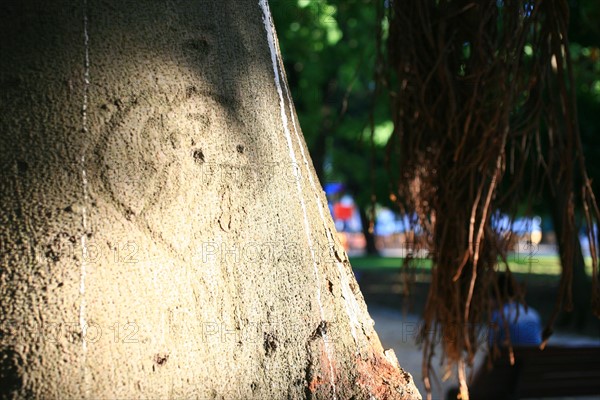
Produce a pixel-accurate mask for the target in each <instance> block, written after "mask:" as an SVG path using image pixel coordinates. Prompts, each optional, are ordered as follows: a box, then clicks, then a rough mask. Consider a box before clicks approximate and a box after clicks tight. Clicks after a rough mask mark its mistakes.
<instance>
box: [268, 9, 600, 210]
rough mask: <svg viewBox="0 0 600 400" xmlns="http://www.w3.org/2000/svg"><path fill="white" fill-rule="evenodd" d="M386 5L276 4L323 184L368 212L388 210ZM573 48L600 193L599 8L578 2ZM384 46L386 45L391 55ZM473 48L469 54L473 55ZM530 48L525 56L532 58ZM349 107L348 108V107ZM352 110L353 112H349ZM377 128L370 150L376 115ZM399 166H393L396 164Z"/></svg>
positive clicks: (582, 120)
mask: <svg viewBox="0 0 600 400" xmlns="http://www.w3.org/2000/svg"><path fill="white" fill-rule="evenodd" d="M384 3H385V2H384V0H381V1H378V0H271V1H270V5H271V10H272V12H273V18H274V20H275V25H276V29H277V31H278V35H279V42H280V46H281V51H282V54H283V59H284V64H285V68H286V71H287V75H288V80H289V84H290V86H291V90H292V95H293V98H294V102H295V106H296V111H297V113H298V118H299V119H300V124H301V126H302V130H303V133H304V136H305V138H306V141H307V143H308V147H309V150H310V153H311V157H312V159H313V162H314V165H315V169H316V170H317V174H318V175H319V179H320V180H321V183H322V184H324V183H325V182H328V181H341V182H344V183H345V184H346V185H347V187H348V188H349V190H350V192H351V194H352V195H353V196H354V198H355V200H356V201H357V203H358V204H359V206H361V207H365V206H367V205H368V204H369V203H370V197H371V193H372V192H373V191H374V192H375V194H376V196H377V201H378V203H380V204H384V205H389V198H388V196H389V193H390V190H389V188H390V180H389V177H388V174H387V172H386V168H385V166H384V164H385V162H384V159H385V149H384V148H385V144H386V142H387V140H388V138H389V137H390V135H391V132H392V129H393V124H392V121H391V118H390V112H389V97H388V96H387V94H386V93H380V95H379V96H377V101H374V90H375V82H374V72H375V71H374V68H375V65H376V56H377V48H376V46H377V44H376V43H377V42H376V31H377V28H378V27H381V29H383V31H384V36H385V30H386V28H387V21H386V19H385V18H384V19H380V18H378V14H377V7H382V5H383V4H384ZM570 6H571V10H570V12H571V25H570V26H571V28H570V32H569V35H570V45H571V54H572V59H573V67H574V76H575V81H576V82H577V88H576V89H577V101H578V107H579V112H578V117H579V124H580V131H581V137H582V142H583V147H584V152H585V157H586V163H587V167H588V172H589V176H590V177H591V178H592V179H593V178H594V177H597V179H595V180H594V184H593V186H594V191H595V193H596V194H597V195H600V24H599V23H598V21H599V20H600V2H598V1H596V0H573V1H571V2H570ZM384 46H385V44H382V49H383V50H384ZM468 50H469V49H465V51H468ZM534 51H535V49H533V48H531V47H527V48H526V49H525V52H526V53H527V54H528V55H531V54H533V52H534ZM346 105H347V106H346ZM346 107H347V108H346ZM371 115H372V116H373V122H374V128H375V129H374V143H373V144H374V151H372V149H371V125H370V117H371ZM391 165H392V168H393V165H394V164H393V163H392V164H391Z"/></svg>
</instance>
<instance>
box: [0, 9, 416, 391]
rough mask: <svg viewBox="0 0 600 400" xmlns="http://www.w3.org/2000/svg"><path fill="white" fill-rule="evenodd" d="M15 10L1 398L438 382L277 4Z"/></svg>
mask: <svg viewBox="0 0 600 400" xmlns="http://www.w3.org/2000/svg"><path fill="white" fill-rule="evenodd" d="M0 9H1V11H2V12H1V13H0V33H1V35H0V43H1V44H0V46H1V47H0V54H2V56H1V57H0V96H1V97H0V98H1V102H0V115H1V116H2V117H1V118H0V131H1V132H2V136H1V141H0V154H1V159H2V164H3V165H2V166H1V167H2V168H1V169H0V171H1V172H0V201H1V204H2V211H1V213H0V220H1V221H2V223H1V224H0V244H1V249H2V250H1V254H0V298H1V299H2V303H1V313H0V318H1V319H2V320H1V325H0V326H1V327H0V329H1V331H0V380H1V381H0V388H1V389H0V392H1V393H0V397H2V398H5V397H8V398H10V397H16V398H25V397H27V398H90V399H92V398H211V399H222V398H223V399H268V398H272V399H278V398H291V399H296V398H323V399H325V398H327V399H329V398H338V399H348V398H351V397H353V398H357V399H363V398H364V399H366V398H371V397H370V396H374V397H376V398H402V399H404V398H407V399H408V398H419V394H418V392H417V390H416V389H415V387H414V384H413V382H412V378H411V377H410V375H408V374H406V373H405V372H403V371H402V369H401V368H400V367H399V365H398V364H397V361H396V360H395V357H394V356H393V353H391V352H387V353H384V351H383V349H382V347H381V344H380V342H379V339H378V337H377V334H376V333H375V331H374V329H373V325H372V320H371V319H370V317H369V315H368V313H367V309H366V306H365V303H364V301H363V297H362V295H361V293H360V291H359V289H358V285H357V284H356V281H355V279H354V277H353V275H352V272H351V268H350V266H349V263H348V259H347V257H346V254H345V253H344V251H343V249H342V248H341V246H340V244H339V242H338V241H337V239H336V235H335V234H334V227H333V223H332V221H331V217H330V216H329V214H328V212H327V205H326V204H327V203H326V201H325V198H324V195H323V192H322V190H321V188H320V187H319V185H318V182H317V180H316V177H315V174H314V170H313V168H312V165H311V162H310V160H309V159H308V153H307V150H306V146H305V143H304V140H303V138H302V134H301V132H299V128H298V126H297V125H298V123H297V120H296V116H295V113H294V111H293V106H292V104H291V102H290V96H289V91H288V88H287V85H286V82H285V77H284V76H283V71H281V70H280V69H279V68H280V58H279V54H278V46H277V42H276V39H275V37H274V33H273V30H272V26H271V24H270V22H269V21H270V15H269V13H268V7H267V5H266V1H265V0H261V1H259V2H257V1H249V0H248V1H246V0H235V1H224V2H213V1H191V0H190V1H183V0H182V1H172V2H158V1H139V0H137V1H131V0H124V1H123V0H122V1H116V0H108V1H102V2H100V1H89V2H87V3H86V1H85V0H83V1H82V2H79V4H75V3H73V2H70V1H69V2H67V1H59V2H45V1H41V0H38V1H23V2H9V3H8V4H3V5H2V6H0ZM331 243H333V245H330V244H331ZM330 249H332V251H329V250H330Z"/></svg>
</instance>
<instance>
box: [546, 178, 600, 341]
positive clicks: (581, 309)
mask: <svg viewBox="0 0 600 400" xmlns="http://www.w3.org/2000/svg"><path fill="white" fill-rule="evenodd" d="M557 187H559V188H561V189H559V190H557V191H556V194H550V195H549V196H547V197H546V198H547V199H548V200H549V201H550V209H551V212H552V221H553V223H554V230H555V233H556V238H557V242H558V252H559V255H560V260H561V263H562V264H563V267H564V266H565V265H567V264H568V263H570V264H572V265H573V284H572V286H573V291H572V294H573V298H572V301H573V303H572V305H573V308H572V310H570V312H569V313H567V314H563V315H562V318H561V320H560V321H559V322H560V324H562V325H570V326H571V327H572V328H574V329H576V330H579V331H583V330H584V328H585V324H586V321H587V319H588V316H589V315H590V313H591V299H590V293H591V292H592V281H591V280H590V279H589V278H588V276H587V274H586V272H585V261H584V258H583V252H582V250H581V243H580V242H579V237H578V232H577V229H575V230H574V231H573V232H565V230H566V229H568V228H567V227H566V226H565V221H563V210H564V209H565V208H567V207H569V206H570V205H569V200H568V193H570V192H569V191H568V190H564V185H563V186H561V185H557ZM565 240H570V241H571V243H565ZM569 247H570V249H572V251H571V252H568V251H567V250H568V248H569Z"/></svg>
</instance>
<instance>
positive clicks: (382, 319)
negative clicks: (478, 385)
mask: <svg viewBox="0 0 600 400" xmlns="http://www.w3.org/2000/svg"><path fill="white" fill-rule="evenodd" d="M369 313H370V314H371V318H373V320H374V321H375V330H376V331H377V333H378V335H379V339H380V340H381V343H382V344H383V347H384V348H386V349H389V348H393V349H394V352H395V353H396V356H397V357H398V361H399V362H400V365H401V366H402V368H404V369H405V370H406V371H408V372H409V373H410V374H411V375H412V376H413V379H414V381H415V384H416V385H417V387H418V388H419V391H420V392H421V395H422V396H423V399H425V387H424V385H423V377H422V373H421V367H422V365H421V361H422V358H423V357H422V355H423V353H422V348H420V347H419V346H418V345H417V344H415V339H416V335H417V332H418V328H419V324H420V319H419V317H417V316H416V315H412V314H407V315H403V314H402V313H401V312H398V311H395V310H391V309H387V308H383V307H378V306H370V307H369ZM549 345H570V346H600V338H589V337H585V336H578V335H571V334H569V335H565V334H555V335H553V336H552V337H551V339H550V341H549ZM483 350H485V349H483ZM438 352H439V350H438ZM483 360H484V352H483V351H480V352H479V353H478V354H477V357H476V359H475V369H476V370H477V369H478V368H479V366H480V365H482V362H483ZM433 365H434V368H435V372H436V374H437V375H438V377H439V381H441V378H442V375H443V368H442V367H440V357H439V356H436V357H434V359H433ZM453 372H454V373H452V374H451V375H450V377H449V378H448V379H447V380H446V381H444V382H439V384H436V383H435V380H434V382H432V386H433V393H432V394H433V400H443V399H444V398H445V393H446V391H447V390H448V389H449V388H451V387H453V386H458V381H457V378H456V372H455V371H453ZM583 398H586V397H580V399H583ZM587 398H589V397H587ZM572 399H575V398H572Z"/></svg>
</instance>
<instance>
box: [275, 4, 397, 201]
mask: <svg viewBox="0 0 600 400" xmlns="http://www.w3.org/2000/svg"><path fill="white" fill-rule="evenodd" d="M376 4H377V3H376V2H375V1H374V0H271V2H270V5H271V10H272V13H273V18H274V20H275V26H276V29H277V33H278V36H279V43H280V46H281V52H282V55H283V60H284V64H285V68H286V72H287V76H288V81H289V84H290V86H291V91H292V96H293V98H294V103H295V106H296V111H297V114H298V118H299V120H300V125H301V126H302V131H303V133H304V137H305V139H306V141H307V144H308V147H309V150H310V153H311V157H312V159H313V163H314V165H315V169H316V170H317V175H318V176H319V179H320V180H321V183H322V184H324V183H325V182H330V181H341V182H344V183H345V184H346V186H347V188H348V189H349V191H350V192H351V194H352V195H353V196H354V198H355V200H356V201H357V203H358V204H359V205H360V206H363V207H364V206H366V205H368V204H369V203H370V195H371V190H372V188H373V187H375V188H376V190H377V191H379V192H381V195H380V196H378V197H381V198H382V200H385V199H386V198H387V187H388V182H387V177H386V174H385V169H384V166H383V146H384V145H385V143H386V142H387V139H388V138H389V136H390V135H391V131H392V129H393V124H392V122H391V119H390V116H389V112H388V110H389V106H388V104H387V96H379V97H378V101H377V102H374V90H375V82H374V66H375V62H376V54H377V51H376V32H377V27H378V26H379V25H380V24H381V22H380V20H379V18H378V17H377V8H376V7H377V6H376ZM371 113H372V114H373V116H374V128H375V132H374V133H375V135H374V138H375V146H376V147H377V149H376V151H374V152H371V140H370V137H371V124H370V115H371ZM372 153H373V154H374V157H373V160H371V154H372ZM372 161H373V162H372ZM371 165H373V166H374V168H373V170H371ZM372 177H374V178H375V180H376V185H372V184H371V181H372Z"/></svg>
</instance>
